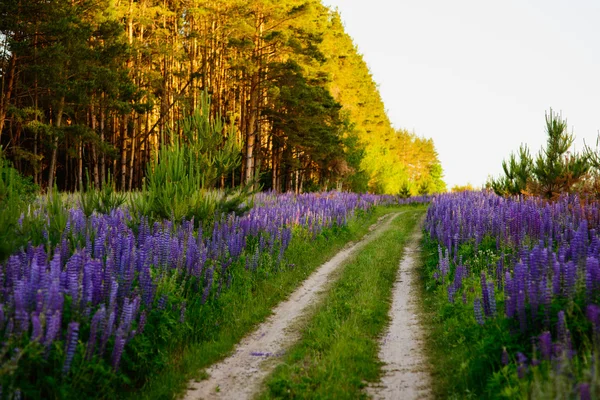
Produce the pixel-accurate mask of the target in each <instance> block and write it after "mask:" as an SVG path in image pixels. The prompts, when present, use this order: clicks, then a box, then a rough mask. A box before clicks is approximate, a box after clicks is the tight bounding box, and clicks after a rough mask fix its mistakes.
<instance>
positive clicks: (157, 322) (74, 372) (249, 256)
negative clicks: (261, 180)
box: [0, 192, 427, 398]
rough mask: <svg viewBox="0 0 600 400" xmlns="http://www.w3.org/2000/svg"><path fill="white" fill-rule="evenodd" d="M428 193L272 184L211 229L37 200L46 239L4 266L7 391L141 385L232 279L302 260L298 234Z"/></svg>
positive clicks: (123, 210) (24, 221)
mask: <svg viewBox="0 0 600 400" xmlns="http://www.w3.org/2000/svg"><path fill="white" fill-rule="evenodd" d="M426 200H427V199H426V198H421V199H419V198H413V199H410V200H403V199H400V198H397V197H392V196H374V195H356V194H347V193H337V192H329V193H320V194H303V195H293V194H282V195H276V194H269V193H262V194H257V195H255V196H254V199H253V206H252V207H251V208H250V210H249V211H248V212H246V213H244V214H242V215H235V214H230V215H225V214H223V215H221V217H220V218H217V219H216V220H215V222H214V225H213V226H212V229H211V230H209V231H207V232H205V231H203V229H202V224H197V223H195V222H194V221H193V220H182V221H173V220H164V221H156V222H153V223H149V222H148V220H147V219H146V218H145V217H140V216H132V212H131V211H130V210H129V209H128V208H127V207H126V206H122V207H119V208H117V209H114V210H112V211H110V213H107V214H101V213H97V212H94V213H92V214H91V215H90V216H89V217H86V216H85V213H84V212H83V210H82V208H81V206H80V205H79V204H78V202H77V201H76V200H73V201H71V203H73V205H72V206H71V207H69V208H68V209H67V208H65V209H64V210H62V211H63V212H62V213H60V212H59V213H57V211H56V204H54V205H53V204H52V201H46V202H41V201H38V202H35V203H34V205H33V206H31V207H29V209H28V210H27V212H25V213H24V214H23V215H22V216H21V218H20V219H19V227H18V228H17V229H21V230H23V229H26V228H27V226H28V224H29V225H32V222H31V221H36V222H37V225H35V224H33V225H35V226H36V227H37V229H38V230H39V235H38V236H39V238H38V239H37V240H35V241H34V242H35V243H33V242H30V243H29V245H27V246H25V247H23V248H22V249H19V250H18V251H16V252H14V253H13V254H11V255H9V256H8V257H7V258H6V260H4V261H3V262H2V263H1V265H0V336H1V338H2V340H1V343H2V344H1V347H0V384H1V390H2V393H1V394H0V398H54V397H69V396H71V397H72V396H73V393H78V394H81V396H84V397H86V398H89V397H100V398H101V397H106V396H108V397H110V396H111V394H110V393H111V392H104V393H103V390H114V389H112V388H111V387H109V386H112V385H117V387H119V385H120V386H123V387H129V386H132V385H133V386H135V384H136V380H139V377H140V375H143V374H144V373H146V372H147V370H149V369H152V368H157V367H160V365H161V363H162V362H164V357H165V355H164V354H160V352H158V351H157V349H160V348H161V347H162V345H163V344H164V342H165V341H175V340H177V338H181V337H183V336H187V337H188V338H190V337H191V338H192V339H191V340H194V338H195V339H196V340H203V339H206V338H203V336H202V328H203V323H204V319H207V318H209V317H208V316H209V315H210V314H209V311H206V310H210V309H211V308H215V307H218V304H219V298H220V296H222V295H223V294H224V293H225V292H226V291H228V290H230V288H231V287H232V286H234V285H245V284H247V282H249V281H252V280H253V279H261V278H264V277H268V275H269V274H280V273H285V272H286V271H287V270H289V269H291V268H294V266H293V265H288V264H287V262H286V249H287V248H288V246H289V244H290V241H291V240H293V239H294V238H295V237H298V238H299V239H298V240H307V241H310V240H313V239H314V238H316V237H318V236H319V235H323V234H325V233H327V232H331V231H332V229H340V228H343V227H344V226H345V225H346V223H347V221H348V220H349V219H351V218H356V217H357V216H356V214H357V213H359V214H360V213H366V212H369V211H370V210H371V209H372V208H373V207H374V206H384V205H395V204H400V203H409V202H415V201H416V202H423V201H426ZM54 202H55V203H56V201H54ZM67 203H69V202H67ZM67 203H66V204H67ZM53 207H54V209H53ZM60 215H62V216H63V218H64V221H62V222H63V224H62V225H61V224H57V221H56V219H57V218H60ZM61 226H62V227H63V228H64V229H60V227H61ZM197 226H198V228H195V227H197ZM57 227H58V228H57ZM27 229H33V228H31V227H29V228H27ZM112 393H113V394H112V395H114V392H112Z"/></svg>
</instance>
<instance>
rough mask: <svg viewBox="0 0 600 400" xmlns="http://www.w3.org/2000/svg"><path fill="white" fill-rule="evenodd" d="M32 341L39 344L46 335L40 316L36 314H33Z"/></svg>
mask: <svg viewBox="0 0 600 400" xmlns="http://www.w3.org/2000/svg"><path fill="white" fill-rule="evenodd" d="M31 326H32V331H31V340H32V341H35V342H39V341H40V340H42V335H43V334H44V332H43V329H42V323H41V322H40V316H39V315H38V314H37V313H36V312H32V313H31Z"/></svg>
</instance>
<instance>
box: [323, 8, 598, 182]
mask: <svg viewBox="0 0 600 400" xmlns="http://www.w3.org/2000/svg"><path fill="white" fill-rule="evenodd" d="M323 2H324V4H326V5H328V6H330V7H332V8H337V9H338V10H339V12H340V14H341V16H342V20H343V22H344V25H345V27H346V32H347V33H348V34H349V35H350V36H352V38H353V39H354V42H355V43H356V45H357V46H358V49H359V52H360V53H361V54H362V55H363V57H364V59H365V61H366V63H367V65H368V66H369V68H370V70H371V73H372V74H373V77H374V80H375V82H376V83H377V84H378V86H379V90H380V93H381V96H382V98H383V101H384V103H385V107H386V110H387V113H388V116H389V117H390V120H391V122H392V124H393V125H394V127H396V128H404V129H407V130H409V131H412V132H414V133H416V134H417V135H419V136H424V137H429V138H432V139H433V141H434V143H435V146H436V149H437V151H438V153H439V158H440V161H441V163H442V167H443V169H444V177H445V180H446V183H447V184H448V186H449V187H452V186H454V185H464V184H467V183H471V184H472V185H474V186H481V185H482V184H484V183H485V181H486V180H487V178H488V176H490V175H491V176H499V175H500V174H501V173H502V160H503V159H504V158H506V157H508V155H509V154H510V153H511V152H512V151H516V150H517V149H518V148H519V145H520V144H521V143H526V144H527V145H528V146H529V148H530V150H531V151H532V153H535V154H537V152H538V151H539V149H540V148H541V146H542V145H543V144H544V143H545V142H546V132H545V120H544V116H545V113H546V112H547V111H548V110H549V109H550V108H552V109H553V110H554V111H557V112H560V113H561V114H562V116H563V117H565V118H566V119H567V123H568V126H569V131H571V132H572V133H573V134H574V135H575V137H576V141H575V148H574V150H575V151H581V150H583V147H584V141H585V143H587V144H588V145H592V147H595V145H596V139H597V137H598V132H599V131H600V0H589V1H588V0H570V1H567V0H561V1H559V0H504V1H494V2H492V1H481V0H453V1H448V0H435V1H434V0H369V1H366V0H324V1H323Z"/></svg>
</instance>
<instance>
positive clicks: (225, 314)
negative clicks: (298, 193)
mask: <svg viewBox="0 0 600 400" xmlns="http://www.w3.org/2000/svg"><path fill="white" fill-rule="evenodd" d="M415 207H416V206H404V207H393V208H388V207H377V208H375V209H374V211H372V212H370V213H367V214H366V215H362V216H359V217H356V218H354V219H353V220H351V221H350V222H349V224H348V226H347V227H344V228H334V229H333V230H328V231H327V232H324V234H321V235H320V236H319V237H318V238H317V239H316V240H314V241H307V240H305V239H303V238H301V237H294V238H293V239H292V242H291V243H290V247H289V248H288V250H287V251H286V256H285V257H286V260H287V262H288V263H289V264H293V265H294V267H293V268H292V269H290V270H288V271H285V272H282V273H278V274H273V275H271V276H269V277H268V278H266V279H262V280H260V281H257V282H255V283H254V284H253V287H252V288H251V290H248V288H247V287H241V288H238V289H233V288H232V290H229V291H227V292H226V293H224V295H223V296H222V297H221V299H220V302H221V304H222V306H221V307H220V309H219V310H218V315H216V316H213V318H214V319H215V323H214V325H215V326H214V327H212V328H211V332H210V333H211V339H210V340H206V341H202V342H199V343H189V344H188V345H187V346H185V347H180V348H176V349H172V350H171V355H170V360H171V362H170V364H168V365H166V366H165V368H164V369H162V370H160V371H156V374H155V375H154V376H151V377H149V378H148V383H147V384H146V385H145V386H144V387H143V388H142V389H141V390H139V391H135V392H133V393H131V394H130V395H129V396H128V397H129V398H131V399H133V398H135V399H159V398H173V397H175V396H176V395H177V394H178V393H181V392H183V391H184V390H185V389H186V387H187V383H188V382H189V381H190V380H191V379H202V374H203V372H202V370H203V369H204V368H206V367H207V366H209V365H211V364H212V363H214V362H217V361H219V360H221V359H222V358H224V357H226V356H227V355H228V354H229V353H230V352H231V351H232V350H233V348H234V346H235V344H236V343H238V342H239V341H240V340H241V339H242V338H243V337H244V336H245V335H246V334H248V333H249V332H251V331H252V330H253V329H254V328H255V327H256V326H257V325H258V324H259V323H260V322H262V321H264V320H265V319H266V318H267V317H268V316H269V315H270V313H271V309H272V308H273V307H275V306H276V305H277V304H278V303H279V302H280V301H282V300H283V299H285V298H286V297H287V296H288V295H289V294H290V293H292V292H293V291H294V289H296V288H297V287H298V285H299V284H300V283H301V282H302V281H303V280H304V279H306V278H307V277H308V276H309V275H310V274H311V273H312V272H313V271H314V270H315V269H316V268H317V267H318V266H319V265H321V264H323V263H324V262H325V261H327V260H328V259H329V258H331V257H332V256H333V255H334V254H335V253H337V252H338V251H339V250H340V249H341V248H342V247H344V245H345V244H346V243H348V242H349V241H357V240H359V239H360V238H362V237H363V236H364V235H365V234H366V233H367V232H368V228H369V226H371V225H372V224H373V223H375V222H376V221H377V219H378V218H379V217H381V216H383V215H386V214H389V213H392V212H397V211H398V210H413V209H415Z"/></svg>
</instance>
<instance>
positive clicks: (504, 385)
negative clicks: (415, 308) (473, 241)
mask: <svg viewBox="0 0 600 400" xmlns="http://www.w3.org/2000/svg"><path fill="white" fill-rule="evenodd" d="M437 246H438V245H437V242H434V241H432V240H431V239H429V238H428V237H424V238H423V241H422V245H421V249H422V256H421V262H422V264H421V268H419V271H420V279H421V285H420V288H421V293H420V296H419V301H420V306H421V315H423V319H422V321H423V328H424V329H423V331H424V332H425V337H424V339H425V353H426V356H427V358H428V359H429V360H431V361H432V362H430V365H431V370H430V373H431V377H432V379H431V382H432V385H433V386H432V388H431V389H432V393H433V395H434V397H435V398H446V399H482V398H485V399H496V398H515V397H516V398H519V395H518V394H519V393H518V392H519V382H518V380H516V377H515V376H516V373H515V368H514V366H512V365H511V366H505V367H502V366H501V365H500V360H501V354H502V349H503V347H507V348H508V350H509V351H510V353H511V354H516V352H517V351H522V352H525V351H527V349H528V348H531V342H530V341H529V340H528V339H526V338H525V340H523V339H524V338H523V337H521V336H519V335H515V334H514V326H512V327H511V325H510V322H511V321H509V320H507V319H505V318H502V317H498V318H494V319H488V320H486V322H485V325H484V326H480V325H479V324H477V322H476V321H475V316H474V312H473V301H474V297H475V296H477V295H480V293H481V286H480V283H479V282H480V281H479V277H478V274H475V275H474V276H471V277H469V278H464V279H463V289H462V290H461V292H460V293H458V294H456V297H455V302H454V303H450V302H449V301H448V294H447V286H445V285H441V284H439V283H438V282H436V280H435V279H434V278H433V273H434V272H435V271H436V270H437V265H438V247H437ZM471 247H472V246H470V245H462V246H461V248H460V250H459V253H460V254H461V255H462V256H464V258H463V261H464V260H467V259H468V260H469V261H470V262H471V264H470V265H471V266H472V268H475V267H473V265H474V264H473V259H474V258H475V255H474V254H473V250H472V248H471ZM488 247H489V248H491V247H495V241H494V243H491V242H489V246H488ZM462 292H465V293H466V300H467V302H466V304H463V301H462ZM497 303H498V308H499V309H503V298H502V297H501V296H497ZM511 332H512V334H511Z"/></svg>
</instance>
